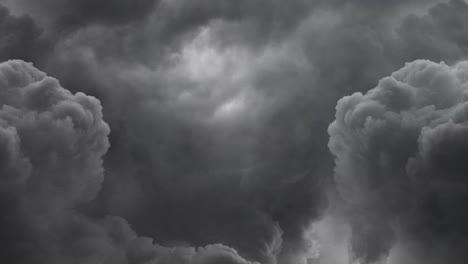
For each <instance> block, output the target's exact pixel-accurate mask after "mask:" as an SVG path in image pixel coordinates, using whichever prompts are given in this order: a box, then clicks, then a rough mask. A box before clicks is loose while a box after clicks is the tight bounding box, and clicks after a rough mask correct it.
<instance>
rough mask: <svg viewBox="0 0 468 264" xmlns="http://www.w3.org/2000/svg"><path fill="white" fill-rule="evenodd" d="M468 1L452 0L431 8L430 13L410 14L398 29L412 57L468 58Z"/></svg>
mask: <svg viewBox="0 0 468 264" xmlns="http://www.w3.org/2000/svg"><path fill="white" fill-rule="evenodd" d="M467 14H468V4H467V3H466V2H465V1H463V0H451V1H449V2H448V3H441V4H437V5H435V6H434V7H432V8H430V10H429V11H428V14H427V15H424V16H416V15H410V16H408V17H407V18H406V19H404V20H403V22H402V25H401V27H400V28H399V29H398V30H397V31H398V34H399V36H400V37H401V39H402V40H403V42H404V43H403V44H402V47H403V50H404V53H405V57H406V58H407V59H408V60H413V59H418V58H427V59H432V60H435V61H440V60H444V61H451V62H454V61H457V60H461V59H464V58H466V56H467V52H468V39H467V37H466V32H467V31H468V28H467V22H468V21H467V19H468V18H467Z"/></svg>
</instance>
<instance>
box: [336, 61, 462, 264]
mask: <svg viewBox="0 0 468 264" xmlns="http://www.w3.org/2000/svg"><path fill="white" fill-rule="evenodd" d="M467 99H468V62H466V61H464V62H459V63H457V64H455V65H453V66H448V65H446V64H444V63H434V62H431V61H425V60H419V61H415V62H412V63H408V64H406V65H405V66H404V67H403V68H402V69H400V70H398V71H396V72H394V73H393V74H392V75H391V76H389V77H385V78H383V79H382V80H380V82H379V84H378V85H377V87H375V88H374V89H372V90H370V91H369V92H367V93H366V94H361V93H355V94H353V95H351V96H346V97H344V98H343V99H341V100H340V101H339V102H338V105H337V107H336V110H337V111H336V120H335V121H334V122H333V123H332V124H331V125H330V127H329V130H328V131H329V134H330V142H329V148H330V150H331V152H332V153H333V154H334V156H335V164H336V167H335V180H336V184H337V188H338V190H339V191H340V194H341V195H342V196H343V197H344V198H345V199H344V200H346V203H347V206H348V208H349V217H350V219H351V223H352V226H353V238H352V245H351V249H352V251H353V254H354V255H355V258H356V259H360V260H361V261H363V262H364V263H372V262H375V261H378V260H379V259H381V258H384V257H386V256H387V255H388V254H389V253H390V254H391V252H390V250H391V249H392V247H393V245H394V244H397V243H404V242H405V241H412V242H414V243H417V244H419V245H420V246H421V247H423V248H425V249H426V250H427V252H426V253H425V255H426V256H425V257H422V256H417V258H418V259H419V261H420V262H418V263H447V261H449V262H451V263H463V259H466V252H465V250H461V248H466V245H467V242H468V229H467V227H466V225H465V223H466V221H467V220H468V214H467V213H466V210H463V209H462V208H463V204H464V203H465V201H466V198H467V197H468V191H467V189H466V187H467V185H468V181H467V179H466V177H465V175H466V170H467V165H466V157H467V153H468V144H467V141H466V136H467V135H468V125H467V124H468V122H467V121H468V115H467V113H468V100H467ZM449 244H452V245H454V246H453V247H452V248H447V247H449V246H448V245H449ZM429 249H431V250H432V251H431V250H429ZM442 252H443V253H442ZM449 253H450V254H449ZM411 254H415V255H417V254H418V253H416V252H413V253H411ZM428 256H429V257H428ZM431 256H432V257H434V260H431V261H433V262H425V261H429V259H430V258H431ZM436 256H437V258H436ZM407 257H408V256H407Z"/></svg>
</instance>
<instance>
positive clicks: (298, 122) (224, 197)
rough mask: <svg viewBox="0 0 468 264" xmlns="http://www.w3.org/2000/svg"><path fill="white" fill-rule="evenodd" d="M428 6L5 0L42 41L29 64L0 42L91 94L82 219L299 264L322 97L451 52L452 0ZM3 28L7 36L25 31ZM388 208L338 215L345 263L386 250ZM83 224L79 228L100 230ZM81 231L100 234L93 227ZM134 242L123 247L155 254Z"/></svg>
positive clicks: (325, 170) (455, 21)
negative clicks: (103, 135) (97, 157)
mask: <svg viewBox="0 0 468 264" xmlns="http://www.w3.org/2000/svg"><path fill="white" fill-rule="evenodd" d="M432 2H436V1H416V0H415V1H400V0H398V1H384V2H382V1H341V0H336V1H275V0H273V1H263V0H261V1H204V0H196V1H182V0H181V1H144V0H143V1H72V0H68V1H55V0H48V1H46V0H43V1H28V0H21V1H9V2H8V3H7V6H9V7H10V8H11V9H12V10H13V9H14V10H16V13H27V14H30V15H31V16H32V17H34V18H35V19H37V20H38V21H40V22H41V23H42V24H41V25H43V27H44V31H45V32H46V34H45V36H43V38H49V39H50V40H49V42H51V40H53V41H52V42H53V43H54V47H53V49H52V46H49V47H48V49H47V50H46V51H49V52H50V53H46V52H39V51H34V52H33V53H32V54H33V55H34V56H32V57H30V58H28V57H26V55H27V54H28V53H27V52H26V50H34V49H32V48H31V49H21V50H20V51H19V52H18V54H17V55H15V54H13V53H12V52H10V51H5V54H8V57H5V58H11V56H12V54H13V56H18V57H21V56H25V58H26V59H30V60H32V61H34V62H35V63H36V64H38V65H41V67H42V66H43V68H44V69H46V71H47V72H48V73H50V74H51V75H52V76H55V77H58V79H60V81H61V83H62V84H63V86H64V87H67V88H68V89H70V90H72V91H73V92H79V91H80V92H86V93H87V94H91V95H95V96H96V97H98V98H99V99H100V100H101V102H102V104H103V106H104V109H103V112H104V116H105V117H106V121H107V122H108V123H109V125H110V127H111V128H112V133H111V135H110V139H109V140H110V142H111V148H110V150H109V152H108V153H107V154H106V156H105V157H104V159H105V161H104V167H105V168H106V178H105V181H104V184H103V190H102V191H101V192H100V194H99V198H98V200H97V201H95V203H94V204H92V206H89V208H88V206H86V208H84V209H82V210H84V211H86V212H87V214H88V213H89V214H90V215H93V216H97V215H98V216H101V215H106V214H107V213H112V214H117V215H122V216H124V217H125V218H127V219H128V221H129V222H130V224H131V225H132V226H133V227H134V228H135V230H136V231H137V233H141V234H144V235H148V236H151V237H153V238H154V239H155V241H156V242H158V243H161V244H163V245H168V246H170V245H171V246H172V245H187V244H189V245H196V246H203V247H204V246H205V245H207V244H214V243H223V244H226V245H227V246H229V247H232V248H235V249H236V250H238V251H239V254H240V255H241V256H243V257H245V258H247V259H252V260H257V261H262V262H263V263H275V262H278V263H280V264H283V263H288V264H289V263H306V261H307V259H308V258H312V259H313V258H316V257H315V256H314V254H315V252H314V251H315V248H313V247H312V246H311V245H312V244H313V241H312V240H311V238H310V237H308V236H307V232H306V231H307V229H309V227H310V224H311V222H313V221H316V220H317V219H319V218H320V216H321V215H322V214H323V213H324V211H325V208H326V207H327V202H326V200H327V199H326V197H325V196H324V195H323V194H324V192H325V191H327V188H328V187H330V186H331V187H332V182H331V180H330V179H329V175H331V174H332V172H331V171H332V169H333V162H332V161H333V160H332V158H331V156H330V154H329V150H328V148H327V145H326V142H327V141H328V138H329V135H328V134H327V130H326V129H327V127H328V125H329V123H330V122H332V121H333V119H334V109H333V107H334V105H335V104H336V100H337V99H338V98H341V97H342V96H343V95H344V94H350V93H352V92H355V91H361V92H366V91H367V90H369V89H371V88H372V87H373V86H374V85H375V82H376V80H378V79H380V78H382V77H383V76H385V75H387V74H388V73H389V72H391V71H393V70H395V69H397V68H399V67H400V66H401V65H402V64H403V63H404V62H406V61H408V60H413V59H416V58H430V59H436V60H442V59H444V60H447V61H453V60H458V59H459V58H461V57H463V56H464V53H465V51H464V48H463V45H464V44H463V43H464V38H463V33H464V31H466V30H465V28H464V27H463V25H464V23H463V21H464V20H465V16H464V13H465V12H466V4H465V3H464V2H462V1H451V2H448V3H444V4H440V5H436V6H435V7H433V8H432V9H430V11H429V12H428V13H427V14H426V15H425V13H426V11H425V8H426V7H428V6H430V5H432ZM110 4H111V5H112V9H109V5H110ZM130 4H131V6H130ZM111 11H112V12H111ZM412 11H417V12H418V13H417V14H416V15H410V16H408V17H407V16H406V14H407V13H411V12H412ZM7 17H8V20H13V21H22V20H27V21H30V22H28V23H30V24H31V23H32V22H33V21H32V20H31V19H29V18H19V17H15V16H12V15H9V16H7ZM15 23H16V24H15V26H13V27H12V28H14V30H12V32H14V35H19V36H21V34H22V33H21V32H27V30H26V29H27V27H31V28H34V29H35V30H33V31H31V32H33V33H34V32H40V30H39V27H38V26H36V25H34V23H32V24H31V25H29V26H27V27H26V26H24V25H23V24H27V23H26V22H21V23H20V22H15ZM38 24H39V23H38ZM57 26H58V29H60V31H57V30H56V29H57ZM23 27H24V28H25V29H22V28H23ZM20 29H21V30H20ZM421 32H424V34H423V33H421ZM20 33H21V34H20ZM35 34H36V35H35ZM37 34H39V33H34V34H32V33H28V34H26V36H28V37H29V36H39V35H37ZM41 36H42V35H41ZM29 38H32V37H29ZM36 38H38V37H34V38H32V39H36ZM427 38H428V39H430V40H431V41H428V40H427ZM5 43H8V44H10V43H11V42H10V41H6V42H5ZM31 43H34V41H28V40H24V41H21V42H18V45H16V44H15V45H12V47H15V48H18V47H22V46H23V45H27V46H28V45H32V44H31ZM2 50H3V49H0V54H2ZM39 53H43V54H44V53H45V54H47V56H46V57H47V59H44V58H43V57H36V56H37V55H39ZM24 54H26V55H24ZM403 102H404V100H402V102H401V103H403ZM395 148H396V147H395ZM401 148H402V149H404V150H406V148H408V149H410V148H414V144H411V143H410V142H409V143H408V144H406V145H404V146H403V147H401ZM395 151H396V152H398V151H400V150H395ZM8 164H9V163H8ZM13 164H15V163H13ZM15 166H16V165H15ZM15 166H13V165H12V169H14V168H16V167H15ZM65 166H68V165H64V167H65ZM5 168H9V167H5ZM9 170H10V169H9ZM352 182H354V180H353V181H352ZM373 184H374V183H373ZM375 184H378V181H377V183H375ZM338 186H339V185H338ZM333 201H334V200H333ZM387 202H388V203H391V201H390V200H389V201H387ZM333 206H336V205H332V207H333ZM396 207H398V206H396ZM340 208H341V207H340ZM362 210H363V211H365V212H367V211H368V210H367V208H364V209H362ZM396 211H397V209H395V211H389V212H386V213H383V212H382V211H381V210H376V211H375V212H373V213H370V212H369V213H365V214H363V215H364V216H366V218H359V217H355V218H354V217H353V218H352V224H353V226H354V227H355V230H358V232H357V231H356V233H358V234H360V235H359V236H357V235H356V236H354V238H353V241H354V242H353V249H354V251H355V254H356V255H357V257H360V258H363V259H364V260H374V259H378V258H379V257H380V256H381V255H385V254H386V250H387V248H388V247H390V245H391V244H392V243H393V241H396V239H397V238H396V235H395V234H394V232H393V229H392V228H393V227H392V226H391V225H390V224H388V225H387V224H382V225H381V224H380V223H387V220H386V219H387V218H389V217H387V216H391V215H392V214H393V212H396ZM78 218H79V217H78ZM84 218H85V219H86V217H84ZM369 219H371V220H372V221H371V220H369ZM5 221H7V220H5ZM80 221H82V220H73V221H71V220H70V221H68V220H67V221H66V223H67V224H66V225H64V226H63V227H62V228H63V229H64V230H66V229H73V228H72V227H73V226H74V225H75V226H76V225H77V226H80V224H72V223H75V222H80ZM83 221H84V222H86V223H87V224H86V225H87V226H90V227H92V228H94V229H95V230H102V225H104V226H106V225H107V224H96V223H95V222H94V221H90V220H83ZM364 221H369V222H372V223H371V224H369V225H368V226H367V227H366V228H365V227H364V226H363V225H362V222H364ZM68 223H70V224H68ZM93 232H94V231H93ZM95 232H96V233H98V234H97V235H93V236H96V237H98V239H97V240H99V239H101V238H102V239H103V240H107V238H106V237H107V234H108V233H106V232H107V231H95ZM26 233H27V232H26ZM26 235H27V234H26ZM74 236H76V235H74V234H73V233H71V234H70V237H74ZM103 237H104V238H103ZM127 237H131V236H130V235H129V236H127ZM364 237H367V238H368V239H367V241H371V242H372V243H370V242H368V243H365V242H366V241H365V240H364V239H362V238H364ZM380 238H388V239H380ZM25 239H27V236H26V238H25ZM83 239H84V240H85V241H86V239H85V238H83ZM145 241H146V240H145ZM141 243H142V246H143V245H146V244H145V243H146V242H145V243H143V242H141ZM79 244H80V243H79ZM83 244H86V243H83ZM103 244H105V243H104V242H103ZM80 245H81V244H80ZM106 245H107V244H106ZM119 245H120V244H119ZM103 247H109V251H112V252H114V253H112V254H116V255H118V254H117V253H115V252H116V251H114V249H115V247H114V246H103ZM118 247H120V246H117V248H118ZM148 247H149V248H151V249H148V251H144V250H143V251H138V252H141V253H142V254H143V255H145V254H148V255H149V256H153V255H154V254H156V253H154V252H153V251H154V249H153V248H152V247H150V246H148ZM143 248H144V247H143ZM160 248H162V247H160ZM137 249H138V250H141V249H140V247H137ZM80 250H88V249H80ZM181 250H182V249H181ZM213 250H214V251H213ZM421 250H423V249H421ZM117 251H118V250H117ZM163 251H164V252H165V250H163ZM169 251H171V252H172V251H177V250H175V249H169ZM182 251H183V252H189V253H183V254H188V255H190V256H191V257H188V259H191V258H192V257H193V258H198V257H195V256H196V255H198V254H205V253H197V252H206V254H208V255H212V256H213V259H214V260H210V261H215V262H216V259H217V258H218V257H217V256H216V254H218V253H213V252H224V253H219V254H222V256H220V257H219V260H218V261H221V260H223V259H225V258H230V259H231V260H233V261H237V260H236V259H238V258H239V256H238V255H237V254H234V253H232V252H233V251H232V250H231V249H229V248H225V247H222V246H219V247H218V246H213V247H212V246H208V247H206V248H204V249H203V248H202V249H201V250H199V251H196V250H194V249H193V248H185V249H183V250H182ZM190 252H191V253H190ZM231 253H232V254H231ZM96 254H98V253H96ZM119 254H121V253H119ZM132 254H133V253H132ZM157 254H162V253H157ZM157 254H156V255H157ZM183 254H182V255H183ZM176 255H177V254H176ZM177 256H178V255H177ZM230 256H231V257H230ZM135 258H136V259H140V258H139V257H135ZM164 258H166V257H164ZM164 258H162V259H164ZM141 259H143V260H145V257H144V256H143V257H141ZM323 259H326V257H325V258H323ZM167 260H168V261H172V260H171V258H170V257H167ZM197 261H198V260H197Z"/></svg>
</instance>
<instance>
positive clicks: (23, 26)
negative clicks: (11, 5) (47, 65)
mask: <svg viewBox="0 0 468 264" xmlns="http://www.w3.org/2000/svg"><path fill="white" fill-rule="evenodd" d="M0 32H1V36H0V60H1V61H5V60H8V59H24V60H27V61H33V60H34V61H39V60H41V59H43V58H44V55H45V54H44V53H47V52H48V50H49V48H50V43H48V41H47V40H46V39H44V38H43V36H42V29H41V28H40V27H39V26H37V25H36V23H35V21H33V19H31V18H30V17H28V16H21V17H16V16H13V15H11V14H10V11H9V10H8V9H7V8H5V7H3V6H2V5H1V4H0Z"/></svg>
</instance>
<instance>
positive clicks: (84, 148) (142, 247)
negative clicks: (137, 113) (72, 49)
mask: <svg viewBox="0 0 468 264" xmlns="http://www.w3.org/2000/svg"><path fill="white" fill-rule="evenodd" d="M0 94H1V99H0V100H1V103H2V105H3V107H2V109H1V111H0V126H1V128H0V150H1V165H2V166H1V169H2V174H1V175H2V178H1V189H0V192H1V194H2V198H4V199H3V200H2V206H1V207H0V208H1V209H2V210H3V211H2V218H1V223H2V224H3V225H2V226H1V229H0V230H1V231H0V232H1V234H3V235H4V239H7V240H8V241H7V240H5V241H4V242H2V243H6V244H4V245H5V247H6V249H8V250H4V249H5V248H4V249H3V250H2V251H1V252H2V254H1V256H2V257H4V259H3V261H5V262H15V263H44V262H47V263H64V262H65V263H94V262H96V261H99V262H100V263H131V264H137V263H148V262H152V263H161V264H165V263H168V264H169V263H174V262H177V263H187V264H189V263H190V264H208V263H220V262H221V263H236V264H247V263H250V262H247V261H246V260H244V259H243V258H241V257H240V256H239V255H238V253H237V252H236V251H235V250H234V249H231V248H229V247H226V246H223V245H219V244H215V245H209V246H206V247H204V248H198V249H195V248H190V247H177V248H166V247H161V246H159V245H155V244H153V243H152V240H151V239H149V238H144V237H138V236H137V235H136V234H135V233H134V232H133V231H132V230H131V228H130V227H129V226H128V224H126V222H125V221H123V220H122V219H120V218H117V217H106V218H104V219H100V220H99V219H98V220H93V219H91V218H88V217H86V216H83V215H81V214H80V213H79V212H78V211H79V210H78V211H77V210H76V209H77V206H79V205H81V204H83V203H85V202H87V201H89V200H91V199H94V198H95V196H96V195H97V193H98V191H99V189H100V186H101V183H102V181H103V176H104V170H103V167H102V156H103V155H104V154H105V152H106V151H107V149H108V147H109V143H108V140H107V135H108V134H109V127H108V125H107V124H106V123H105V122H104V121H103V120H102V113H101V105H100V102H99V101H98V100H97V99H96V98H94V97H89V96H86V95H84V94H83V93H77V94H71V93H70V92H69V91H68V90H65V89H64V88H62V87H61V86H60V85H59V83H58V81H57V80H56V79H53V78H51V77H48V76H46V74H45V73H43V72H41V71H39V70H37V69H36V68H34V67H33V66H32V65H31V64H27V63H25V62H22V61H8V62H5V63H2V64H0ZM15 231H17V232H18V234H17V235H15V236H13V235H12V234H11V232H15Z"/></svg>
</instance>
